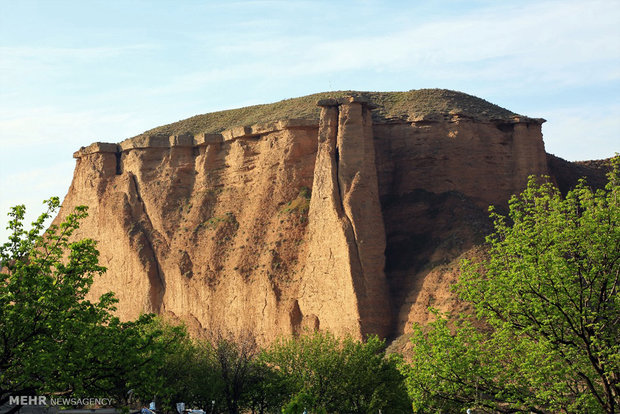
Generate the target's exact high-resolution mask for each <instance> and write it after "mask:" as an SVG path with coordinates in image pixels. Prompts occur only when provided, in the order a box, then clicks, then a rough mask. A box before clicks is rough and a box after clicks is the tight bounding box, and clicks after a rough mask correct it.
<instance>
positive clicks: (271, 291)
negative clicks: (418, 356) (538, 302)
mask: <svg viewBox="0 0 620 414" xmlns="http://www.w3.org/2000/svg"><path fill="white" fill-rule="evenodd" d="M320 105H321V113H320V117H319V119H306V120H301V119H288V120H282V121H277V122H269V123H263V124H257V125H252V126H240V127H233V128H229V129H227V130H224V131H222V132H221V133H201V134H184V135H183V134H182V135H172V136H169V135H162V134H151V135H144V136H140V137H136V138H132V139H128V140H125V141H123V142H121V143H120V144H103V143H96V144H92V145H91V146H89V147H86V148H82V149H81V150H79V151H78V152H76V153H75V154H74V156H75V157H76V158H77V165H76V170H75V175H74V179H73V183H72V185H71V188H70V190H69V192H68V194H67V197H66V198H65V201H64V203H63V208H62V211H61V214H60V215H59V218H58V219H60V217H62V216H64V215H65V214H66V213H67V212H68V211H70V210H71V209H72V208H73V207H74V206H76V205H88V206H89V217H88V218H87V219H86V220H85V221H84V223H83V224H82V226H81V227H80V231H79V234H78V235H77V237H90V238H93V239H95V240H97V241H98V243H99V244H98V247H99V250H100V251H101V263H102V264H103V265H104V266H106V267H107V268H108V271H107V272H106V274H105V275H104V276H103V277H101V278H99V279H97V280H96V281H95V283H94V286H93V290H92V292H91V294H92V296H98V295H100V294H102V293H104V292H107V291H110V290H111V291H113V292H115V293H116V295H117V297H118V298H119V300H120V302H119V305H118V313H119V315H120V316H121V317H122V318H124V319H130V318H135V317H136V316H137V315H138V314H139V313H141V312H156V313H159V314H162V315H164V316H166V317H169V318H171V319H173V320H182V321H184V322H185V323H186V324H187V325H188V327H189V328H190V331H191V332H193V333H194V334H200V332H202V331H204V330H208V329H212V328H220V329H225V330H230V331H232V332H242V331H250V332H252V333H253V334H254V335H255V336H256V338H257V339H258V341H259V343H262V344H266V343H269V342H271V341H273V340H274V339H275V338H276V337H278V336H280V335H290V334H297V333H299V332H302V331H303V330H305V329H309V330H317V329H321V330H330V331H333V332H335V333H337V334H347V333H348V334H352V335H354V336H356V337H363V336H364V335H366V334H369V333H377V334H379V335H381V336H385V337H397V336H399V335H402V334H403V333H406V332H407V330H408V329H409V328H410V325H411V323H412V322H415V321H419V322H424V321H425V320H426V318H427V317H428V313H427V311H426V308H427V307H428V306H429V305H431V304H432V305H433V306H436V307H438V308H440V309H443V310H452V309H458V308H459V306H460V305H459V304H458V302H457V301H456V300H455V299H454V298H453V297H452V296H451V295H450V294H449V287H450V285H451V284H452V283H453V282H454V281H455V280H456V277H458V266H457V265H456V264H455V263H456V261H455V259H457V258H458V257H459V256H461V255H463V254H468V252H470V251H471V249H472V248H473V247H474V246H475V245H476V244H477V243H479V242H480V241H481V237H482V235H483V234H484V233H485V232H486V231H488V220H487V218H486V217H487V213H486V208H487V207H488V205H489V204H496V205H503V204H505V203H506V202H507V200H508V198H509V197H510V195H511V194H513V193H516V192H518V191H520V190H521V189H522V188H523V187H524V186H525V183H526V179H527V176H528V175H530V174H546V173H547V160H546V154H545V151H544V145H543V141H542V135H541V123H542V120H538V119H530V118H524V117H521V118H519V117H503V118H501V119H487V120H480V119H474V118H472V117H471V116H465V115H462V114H461V115H459V114H457V113H446V114H443V115H441V116H439V117H438V116H433V117H418V118H414V119H402V117H401V118H399V119H388V118H383V119H380V120H377V117H376V116H374V117H373V115H372V113H371V110H372V106H373V105H372V103H370V102H368V100H367V99H364V98H363V97H361V98H360V97H350V98H339V99H337V100H334V99H332V100H329V99H328V100H323V101H321V102H320ZM378 110H379V111H380V110H381V108H378Z"/></svg>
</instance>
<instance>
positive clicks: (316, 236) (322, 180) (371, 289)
mask: <svg viewBox="0 0 620 414" xmlns="http://www.w3.org/2000/svg"><path fill="white" fill-rule="evenodd" d="M319 106H322V110H321V120H320V123H319V136H318V141H319V145H318V151H317V157H316V163H315V167H314V181H313V188H312V199H311V201H310V211H309V227H308V232H309V242H308V244H309V248H308V258H307V262H306V268H305V274H304V277H303V281H302V288H301V298H300V302H299V306H300V310H301V313H302V314H303V315H304V317H305V316H306V315H316V316H318V319H319V320H320V323H321V327H322V328H326V329H328V330H331V331H335V332H337V333H339V334H346V333H348V334H353V335H355V336H358V337H364V336H365V335H367V334H378V335H381V336H386V335H387V334H388V329H389V326H390V313H389V305H388V300H387V284H386V280H385V274H384V269H383V268H384V264H385V258H384V251H385V230H384V227H383V218H382V214H381V206H380V203H379V195H378V186H377V172H376V168H375V162H374V143H373V134H372V120H371V119H372V118H371V116H370V109H369V108H368V106H367V105H366V104H364V103H363V102H357V101H355V99H349V100H344V101H341V102H336V101H333V100H327V101H321V102H319ZM318 303H323V304H328V306H327V307H325V306H321V305H319V304H318Z"/></svg>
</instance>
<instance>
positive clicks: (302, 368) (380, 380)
mask: <svg viewBox="0 0 620 414" xmlns="http://www.w3.org/2000/svg"><path fill="white" fill-rule="evenodd" d="M262 359H263V360H264V361H265V362H267V363H269V364H271V365H273V366H274V367H276V368H277V369H278V370H279V371H280V372H281V373H282V374H284V377H285V378H287V381H288V385H287V387H286V388H288V389H289V394H290V395H292V397H290V398H289V401H288V403H287V405H286V406H285V412H289V413H301V412H303V410H304V409H308V410H310V411H311V412H326V413H327V412H329V413H366V412H377V410H379V409H381V410H382V412H384V413H390V412H395V413H397V412H407V410H408V408H409V406H410V404H409V402H408V399H407V395H406V391H405V389H404V386H403V382H402V377H401V375H400V374H399V372H398V370H397V368H396V361H395V360H394V359H393V358H386V356H385V344H384V341H382V340H380V339H378V338H377V337H375V336H371V337H369V338H368V339H367V341H366V342H360V341H356V340H354V339H352V338H350V337H349V338H345V339H342V340H340V339H338V338H336V337H334V336H333V335H331V334H329V333H315V334H312V335H304V336H301V337H299V338H290V339H283V340H281V341H280V342H278V343H276V344H275V345H273V346H272V347H271V348H270V349H268V350H267V351H266V352H265V353H264V354H263V355H262Z"/></svg>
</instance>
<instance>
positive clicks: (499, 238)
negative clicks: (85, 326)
mask: <svg viewBox="0 0 620 414" xmlns="http://www.w3.org/2000/svg"><path fill="white" fill-rule="evenodd" d="M614 162H615V168H614V171H613V172H612V173H610V175H609V183H608V185H607V186H606V188H605V190H598V191H593V190H592V189H590V188H589V187H588V186H587V185H586V183H585V182H581V183H580V184H579V185H578V186H577V187H576V188H575V189H573V190H571V191H570V192H568V194H567V195H566V197H562V196H561V195H560V193H559V191H558V190H557V189H556V188H555V187H554V186H553V185H552V184H550V183H543V184H541V185H539V184H537V183H536V180H535V179H534V178H530V181H529V183H528V186H527V188H526V189H525V191H524V192H523V193H522V194H521V195H520V196H519V197H516V196H515V197H513V198H512V199H511V200H510V203H509V207H510V210H509V215H508V217H503V216H501V215H499V214H497V213H495V212H492V217H493V219H494V223H495V232H494V233H493V234H492V235H491V236H489V237H488V239H487V242H488V243H489V245H490V251H489V255H488V258H487V259H486V260H483V261H482V263H472V262H466V263H464V266H463V277H462V280H461V282H460V284H459V287H458V291H459V292H460V294H461V296H462V298H464V299H465V300H467V301H469V302H471V303H472V304H473V305H474V308H475V311H476V316H477V317H478V318H479V319H477V320H475V319H473V318H467V317H461V318H460V319H458V320H456V321H454V320H453V321H448V320H447V319H446V318H445V317H443V316H441V315H439V318H438V319H437V321H436V322H435V323H433V324H431V326H430V329H429V330H428V331H427V332H425V331H424V330H423V329H422V328H421V327H419V326H418V327H416V328H415V332H414V337H413V343H414V346H415V349H414V352H415V354H414V357H413V361H412V364H411V365H403V372H404V373H405V374H406V376H407V387H408V390H409V394H410V396H411V397H412V399H413V401H414V408H416V409H418V410H420V411H429V412H430V411H434V410H463V409H465V408H467V407H471V408H473V407H477V408H478V409H479V410H488V411H499V412H518V411H524V412H527V411H532V412H575V413H583V412H607V413H613V412H617V411H618V410H619V408H620V388H619V381H620V353H619V351H620V341H619V339H620V332H619V329H620V298H619V296H618V289H619V287H620V208H619V207H620V185H619V183H620V180H619V175H618V162H619V159H618V157H616V159H615V161H614ZM468 319H469V320H468Z"/></svg>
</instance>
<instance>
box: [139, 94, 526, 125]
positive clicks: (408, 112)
mask: <svg viewBox="0 0 620 414" xmlns="http://www.w3.org/2000/svg"><path fill="white" fill-rule="evenodd" d="M350 95H358V96H363V97H365V98H367V99H368V100H370V101H371V102H372V103H374V104H375V105H377V106H378V108H377V109H375V110H374V111H373V118H374V120H375V121H385V120H389V119H403V120H409V119H412V118H416V117H420V116H428V115H448V114H455V113H458V114H461V115H465V116H469V117H472V118H474V119H479V120H491V119H509V118H511V117H513V116H515V115H517V114H515V113H513V112H511V111H508V110H507V109H504V108H501V107H499V106H497V105H494V104H492V103H490V102H488V101H485V100H484V99H481V98H477V97H475V96H472V95H468V94H465V93H462V92H457V91H451V90H446V89H418V90H411V91H408V92H358V91H335V92H322V93H316V94H313V95H307V96H302V97H300V98H292V99H286V100H283V101H280V102H275V103H270V104H263V105H254V106H248V107H245V108H239V109H230V110H226V111H219V112H212V113H208V114H204V115H196V116H193V117H191V118H187V119H184V120H182V121H178V122H174V123H172V124H168V125H163V126H160V127H157V128H154V129H151V130H149V131H146V132H144V133H143V134H141V135H154V134H166V135H173V134H184V133H189V134H198V133H218V132H221V131H223V130H224V129H227V128H230V127H233V126H240V125H244V126H245V125H253V124H257V123H264V122H272V121H279V120H283V119H291V118H302V119H317V120H318V118H319V114H320V108H319V107H317V106H316V103H317V101H318V100H319V99H324V98H340V97H344V96H350Z"/></svg>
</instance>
